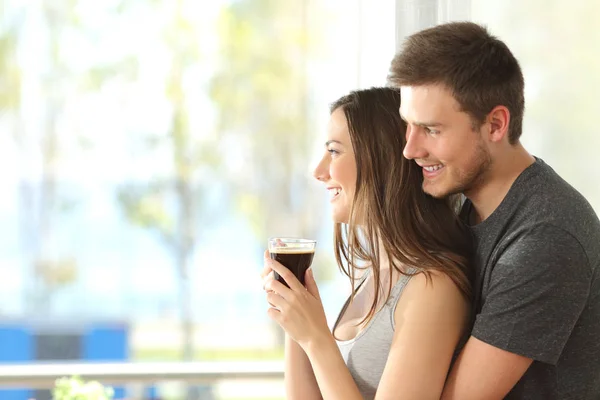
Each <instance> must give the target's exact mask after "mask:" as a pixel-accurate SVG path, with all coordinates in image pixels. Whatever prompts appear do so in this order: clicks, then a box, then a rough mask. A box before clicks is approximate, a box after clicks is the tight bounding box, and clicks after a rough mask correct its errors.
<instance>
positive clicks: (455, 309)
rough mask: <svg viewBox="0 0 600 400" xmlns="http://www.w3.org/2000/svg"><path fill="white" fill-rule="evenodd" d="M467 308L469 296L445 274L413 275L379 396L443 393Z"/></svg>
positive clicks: (424, 397) (422, 398)
mask: <svg viewBox="0 0 600 400" xmlns="http://www.w3.org/2000/svg"><path fill="white" fill-rule="evenodd" d="M468 312H469V304H468V301H467V300H466V299H465V298H464V297H463V295H462V294H461V292H460V290H459V289H458V287H457V286H456V285H455V284H454V282H452V280H451V279H450V278H449V277H448V276H447V275H444V274H442V273H437V272H432V273H431V280H427V279H426V277H425V275H424V274H418V275H415V276H414V277H412V278H411V280H410V281H409V282H408V284H407V285H406V287H405V289H404V292H403V293H402V295H401V297H400V299H399V300H398V304H397V306H396V310H395V312H394V318H395V323H396V329H395V332H394V338H393V341H392V346H391V349H390V353H389V355H388V360H387V363H386V366H385V369H384V372H383V375H382V377H381V381H380V383H379V388H378V389H377V395H376V399H390V398H394V399H407V400H410V399H415V400H417V399H418V400H427V399H439V398H440V396H441V395H442V390H443V388H444V383H445V381H446V377H447V375H448V370H449V368H450V363H451V361H452V356H453V354H454V352H455V349H456V346H457V345H458V342H459V340H460V338H461V335H462V334H463V333H464V329H465V327H466V324H467V319H468Z"/></svg>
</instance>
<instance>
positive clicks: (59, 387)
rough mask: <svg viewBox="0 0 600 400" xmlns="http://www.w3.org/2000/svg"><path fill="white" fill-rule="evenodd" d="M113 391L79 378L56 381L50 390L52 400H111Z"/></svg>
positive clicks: (95, 382) (96, 382)
mask: <svg viewBox="0 0 600 400" xmlns="http://www.w3.org/2000/svg"><path fill="white" fill-rule="evenodd" d="M113 396H114V390H113V389H112V388H111V387H104V386H103V385H102V384H101V383H100V382H98V381H90V382H85V381H84V380H83V379H81V378H80V377H79V376H72V377H70V378H67V377H64V378H60V379H57V380H56V384H55V386H54V389H52V399H53V400H112V398H113Z"/></svg>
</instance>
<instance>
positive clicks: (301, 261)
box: [269, 237, 317, 287]
mask: <svg viewBox="0 0 600 400" xmlns="http://www.w3.org/2000/svg"><path fill="white" fill-rule="evenodd" d="M316 245H317V241H316V240H310V239H298V238H288V237H275V238H270V239H269V255H270V256H271V259H272V260H275V261H278V262H279V263H281V264H283V266H285V267H286V268H287V269H289V270H290V271H292V272H293V274H294V275H295V276H296V278H298V280H299V281H300V283H302V284H303V285H304V275H305V274H306V270H307V269H308V268H309V267H310V264H311V263H312V260H313V257H314V255H315V247H316ZM273 273H274V275H275V279H276V280H278V281H279V282H281V283H283V284H284V285H285V286H287V287H289V285H288V284H287V283H286V282H285V281H284V280H283V278H281V276H279V274H278V273H277V272H275V271H273Z"/></svg>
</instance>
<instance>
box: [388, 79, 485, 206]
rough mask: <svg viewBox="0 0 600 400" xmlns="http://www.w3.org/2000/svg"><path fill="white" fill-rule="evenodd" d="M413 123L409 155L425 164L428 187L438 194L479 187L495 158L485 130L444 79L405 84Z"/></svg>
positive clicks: (403, 110) (404, 107)
mask: <svg viewBox="0 0 600 400" xmlns="http://www.w3.org/2000/svg"><path fill="white" fill-rule="evenodd" d="M400 92H401V105H400V115H401V116H402V119H404V120H405V121H406V123H407V130H406V147H405V148H404V156H405V157H406V158H408V159H410V160H414V161H415V162H416V163H417V164H418V165H419V166H420V167H421V168H422V170H423V191H425V193H428V194H430V195H431V196H434V197H438V198H439V197H445V196H448V195H451V194H456V193H464V194H465V195H466V196H467V197H469V194H470V193H472V192H473V191H475V190H477V188H478V187H479V185H480V184H481V182H482V180H483V178H484V177H485V174H486V172H487V171H488V170H489V168H490V166H491V163H492V160H491V156H490V152H489V150H488V148H487V144H486V141H485V140H484V137H485V136H484V134H485V131H486V130H485V129H486V124H484V125H482V127H481V128H478V129H475V130H474V129H473V128H474V127H473V122H472V119H471V117H470V116H469V115H468V114H467V113H465V112H463V111H461V110H460V106H459V104H458V102H457V101H456V100H455V99H454V97H453V96H452V94H451V93H450V91H449V90H447V89H446V88H445V87H444V86H442V85H423V86H402V87H401V88H400Z"/></svg>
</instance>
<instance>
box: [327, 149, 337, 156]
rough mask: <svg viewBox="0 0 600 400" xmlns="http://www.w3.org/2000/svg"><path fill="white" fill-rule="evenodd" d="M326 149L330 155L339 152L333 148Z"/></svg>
mask: <svg viewBox="0 0 600 400" xmlns="http://www.w3.org/2000/svg"><path fill="white" fill-rule="evenodd" d="M327 151H328V152H329V154H331V155H332V156H335V155H338V154H340V152H339V151H337V150H335V149H327Z"/></svg>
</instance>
